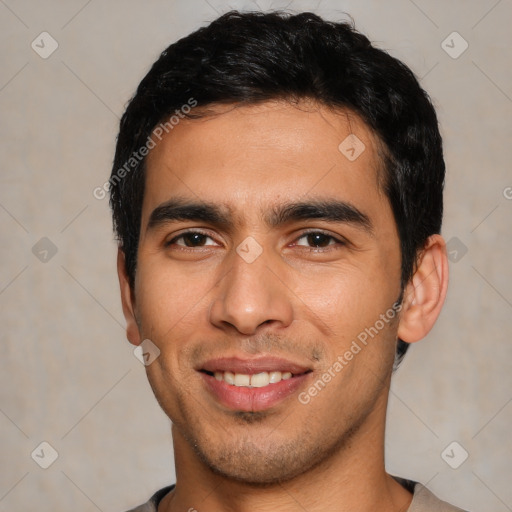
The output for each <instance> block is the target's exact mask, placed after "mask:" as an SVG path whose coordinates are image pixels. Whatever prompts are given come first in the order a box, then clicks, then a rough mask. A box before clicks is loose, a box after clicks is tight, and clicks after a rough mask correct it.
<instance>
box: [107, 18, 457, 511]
mask: <svg viewBox="0 0 512 512" xmlns="http://www.w3.org/2000/svg"><path fill="white" fill-rule="evenodd" d="M444 172H445V166H444V161H443V155H442V144H441V137H440V135H439V131H438V126H437V119H436V115H435V112H434V109H433V107H432V105H431V103H430V101H429V99H428V96H427V95H426V93H425V92H424V91H423V90H422V89H421V87H420V86H419V84H418V83H417V81H416V79H415V78H414V76H413V74H412V73H411V72H410V70H409V69H408V68H407V67H405V66H404V65H403V64H402V63H400V62H399V61H397V60H396V59H394V58H392V57H391V56H389V55H388V54H386V53H385V52H383V51H380V50H378V49H376V48H373V47H372V46H371V44H370V43H369V41H368V40H367V39H366V38H365V37H364V36H363V35H361V34H359V33H357V32H356V31H355V30H354V29H353V28H352V27H350V26H349V25H347V24H344V23H331V22H326V21H323V20H322V19H321V18H319V17H318V16H316V15H313V14H311V13H303V14H299V15H296V16H290V15H286V14H282V13H281V14H280V13H267V14H263V13H238V12H231V13H228V14H226V15H223V16H221V17H220V18H219V19H217V20H216V21H214V22H213V23H211V24H210V25H209V26H207V27H205V28H202V29H200V30H198V31H197V32H195V33H193V34H191V35H189V36H188V37H185V38H184V39H182V40H180V41H178V42H177V43H175V44H173V45H171V46H170V47H169V48H167V50H165V51H164V52H163V53H162V55H161V56H160V58H159V59H158V60H157V62H156V63H155V64H154V65H153V67H152V69H151V70H150V71H149V73H148V74H147V76H146V77H145V78H144V79H143V80H142V82H141V84H140V85H139V88H138V90H137V93H136V95H135V96H134V98H133V99H132V100H131V102H130V104H129V106H128V108H127V110H126V112H125V114H124V116H123V118H122V121H121V127H120V133H119V137H118V141H117V149H116V155H115V161H114V167H113V171H112V175H111V178H110V191H111V206H112V209H113V217H114V226H115V229H116V232H117V235H118V240H119V252H118V271H119V279H120V286H121V296H122V304H123V311H124V314H125V317H126V321H127V337H128V339H129V341H130V342H131V343H133V344H134V345H142V346H143V351H144V353H145V357H146V359H147V361H146V362H147V367H146V369H147V375H148V379H149V382H150V384H151V386H152V389H153V391H154V393H155V396H156V398H157V400H158V402H159V403H160V405H161V407H162V409H163V410H164V411H165V413H166V414H167V415H168V417H169V418H170V419H171V420H172V433H173V442H174V455H175V464H176V475H177V482H176V485H175V486H171V487H168V488H165V489H162V490H161V491H159V492H158V493H156V494H155V496H153V498H152V499H151V500H150V501H149V502H148V503H146V504H145V505H142V506H141V507H138V508H137V509H135V510H137V511H158V512H166V511H173V512H175V511H194V510H196V511H199V512H212V511H215V512H218V511H233V512H243V511H249V510H258V511H277V510H279V511H299V510H301V511H303V510H307V511H309V512H315V511H339V512H344V511H349V510H350V511H354V510H357V511H362V512H366V511H375V510H379V511H381V512H391V511H395V512H396V511H406V510H409V511H411V512H422V511H433V510H436V511H456V510H459V509H456V508H454V507H452V506H450V505H448V504H446V503H444V502H441V501H439V500H438V499H437V498H436V497H434V496H433V495H432V494H431V493H430V492H429V491H428V490H427V489H426V488H425V487H423V486H422V485H421V484H419V483H418V484H416V483H414V482H409V481H406V480H402V479H399V478H395V477H392V476H390V475H388V474H387V473H386V471H385V466H384V430H385V418H386V406H387V400H388V393H389V386H390V379H391V375H392V371H393V368H394V367H396V365H397V364H398V362H399V361H400V359H401V358H402V357H403V355H404V354H405V351H406V349H407V346H408V344H409V343H413V342H416V341H418V340H420V339H422V338H423V337H424V336H425V335H426V334H427V333H428V332H429V330H430V329H431V328H432V326H433V325H434V323H435V321H436V319H437V317H438V315H439V312H440V310H441V308H442V305H443V302H444V298H445V294H446V288H447V282H448V264H447V257H446V249H445V242H444V241H443V238H442V237H441V236H440V234H439V232H440V228H441V218H442V189H443V182H444Z"/></svg>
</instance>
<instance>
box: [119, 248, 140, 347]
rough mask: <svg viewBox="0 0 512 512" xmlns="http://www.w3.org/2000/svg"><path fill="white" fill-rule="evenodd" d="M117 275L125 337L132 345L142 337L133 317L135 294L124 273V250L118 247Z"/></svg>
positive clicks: (136, 343)
mask: <svg viewBox="0 0 512 512" xmlns="http://www.w3.org/2000/svg"><path fill="white" fill-rule="evenodd" d="M117 275H118V277H119V287H120V290H121V303H122V306H123V314H124V318H125V319H126V337H127V339H128V341H129V342H130V343H132V344H133V345H140V344H141V342H142V338H141V335H140V332H139V326H138V325H137V319H136V317H135V295H134V291H133V290H132V288H131V286H130V281H129V279H128V274H127V273H126V261H125V256H124V252H123V250H122V249H121V248H120V247H119V248H118V250H117Z"/></svg>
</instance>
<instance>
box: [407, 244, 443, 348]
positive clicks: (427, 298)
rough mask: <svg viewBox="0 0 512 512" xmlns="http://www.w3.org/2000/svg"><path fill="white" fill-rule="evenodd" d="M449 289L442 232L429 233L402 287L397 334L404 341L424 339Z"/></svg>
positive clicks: (411, 341)
mask: <svg viewBox="0 0 512 512" xmlns="http://www.w3.org/2000/svg"><path fill="white" fill-rule="evenodd" d="M447 289H448V257H447V254H446V243H445V241H444V239H443V237H442V236H441V235H432V236H430V237H429V238H428V240H427V244H426V246H425V248H424V249H423V251H422V252H421V254H420V257H419V260H418V262H417V267H416V271H415V272H414V275H413V277H412V279H411V280H410V281H409V283H408V284H407V286H406V288H405V293H404V302H403V308H402V313H401V315H400V323H399V325H398V337H399V338H400V339H401V340H403V341H406V342H407V343H414V342H415V341H419V340H421V339H422V338H424V337H425V336H426V335H427V334H428V332H429V331H430V329H432V327H433V326H434V324H435V322H436V320H437V317H438V316H439V314H440V313H441V308H442V307H443V304H444V300H445V297H446V290H447Z"/></svg>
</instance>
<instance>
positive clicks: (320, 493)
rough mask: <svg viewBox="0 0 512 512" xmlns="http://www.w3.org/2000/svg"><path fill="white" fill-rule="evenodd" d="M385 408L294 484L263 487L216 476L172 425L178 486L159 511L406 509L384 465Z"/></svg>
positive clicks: (406, 497) (405, 496)
mask: <svg viewBox="0 0 512 512" xmlns="http://www.w3.org/2000/svg"><path fill="white" fill-rule="evenodd" d="M386 398H387V397H386ZM386 405H387V399H386V400H385V402H384V403H382V404H381V406H380V407H378V408H376V409H374V410H373V411H372V413H371V414H372V415H374V416H375V417H373V418H371V417H369V418H368V419H367V421H366V422H365V423H364V425H362V426H361V427H360V428H359V429H358V430H357V431H356V432H355V433H354V434H353V435H352V437H350V439H348V440H346V442H344V443H343V445H341V446H339V447H338V448H337V450H335V451H334V453H332V454H331V455H330V457H329V458H328V459H327V460H324V461H323V462H322V464H321V465H318V466H317V467H315V468H312V469H310V470H309V471H307V472H306V473H304V474H302V475H299V476H297V477H295V478H293V479H292V480H289V481H286V482H276V483H273V484H266V485H264V486H263V485H253V484H247V483H244V482H239V481H235V480H233V479H230V478H228V477H225V476H223V475H218V474H215V473H213V472H212V470H211V469H210V468H209V467H207V466H206V465H205V464H204V463H203V462H202V461H201V460H200V459H199V458H198V457H197V455H196V454H195V452H194V451H193V450H192V448H191V447H190V445H189V443H188V442H187V441H186V440H185V439H184V438H183V437H182V435H181V433H180V432H179V430H178V429H177V428H176V426H174V425H173V440H174V456H175V463H176V477H177V482H176V488H175V490H174V491H173V492H171V493H169V494H168V495H167V496H166V497H165V498H164V500H163V501H162V503H161V504H160V506H159V509H158V511H159V512H175V511H189V510H190V511H191V512H192V511H194V510H196V511H199V512H217V511H218V510H222V511H226V512H228V511H229V512H249V511H253V510H258V511H261V512H276V511H279V512H291V511H294V512H296V511H297V510H307V511H308V512H325V510H336V511H337V512H348V511H351V512H353V511H355V510H357V511H358V512H370V511H372V512H373V511H375V510H379V511H380V512H398V511H406V510H407V508H408V507H409V505H410V503H411V500H412V496H411V494H410V493H409V492H408V491H407V490H406V489H404V488H403V487H402V486H401V485H400V484H399V483H398V482H396V481H395V480H394V479H393V478H392V477H391V476H389V475H388V474H387V473H386V471H385V467H384V424H385V409H386ZM382 415H383V416H382Z"/></svg>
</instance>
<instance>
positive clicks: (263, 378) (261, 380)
mask: <svg viewBox="0 0 512 512" xmlns="http://www.w3.org/2000/svg"><path fill="white" fill-rule="evenodd" d="M269 382H270V378H269V375H268V373H267V372H261V373H256V374H255V375H253V376H252V377H251V386H252V387H253V388H262V387H263V386H268V384H269Z"/></svg>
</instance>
